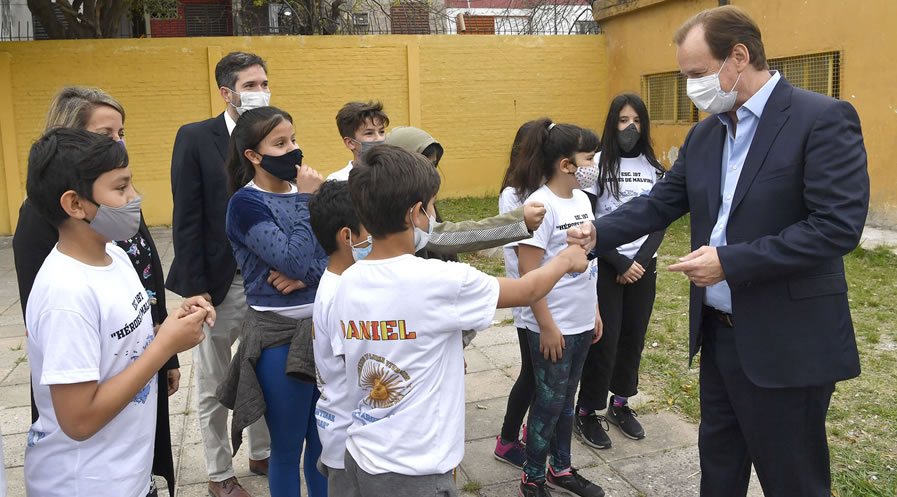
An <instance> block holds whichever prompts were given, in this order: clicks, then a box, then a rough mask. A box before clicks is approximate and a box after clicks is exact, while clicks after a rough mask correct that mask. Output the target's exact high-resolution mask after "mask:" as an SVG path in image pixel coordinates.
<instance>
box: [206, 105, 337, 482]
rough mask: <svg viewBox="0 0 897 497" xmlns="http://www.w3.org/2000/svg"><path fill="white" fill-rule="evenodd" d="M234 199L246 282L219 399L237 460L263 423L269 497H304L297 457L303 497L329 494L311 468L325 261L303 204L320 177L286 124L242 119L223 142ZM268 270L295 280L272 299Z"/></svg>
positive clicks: (232, 223)
mask: <svg viewBox="0 0 897 497" xmlns="http://www.w3.org/2000/svg"><path fill="white" fill-rule="evenodd" d="M226 169H227V174H228V184H229V189H230V193H231V194H232V197H231V199H230V202H229V203H228V207H227V223H226V232H227V237H228V239H229V240H230V243H231V245H232V246H233V250H234V256H235V258H236V259H237V263H238V264H239V266H240V270H241V272H242V274H243V287H244V293H245V294H246V302H247V303H248V304H249V309H247V313H246V318H245V320H244V322H243V330H242V332H241V335H240V345H239V348H238V350H237V353H236V354H235V355H234V357H233V359H232V361H231V364H230V368H229V370H228V373H227V377H226V378H225V380H224V382H222V384H221V385H220V386H219V387H218V392H217V395H218V399H219V400H220V401H221V403H222V404H223V405H225V406H226V407H228V408H230V409H233V410H234V416H233V422H232V425H231V436H232V438H233V445H234V452H236V451H237V449H239V446H240V442H241V439H242V431H243V429H244V428H246V427H248V426H249V425H250V424H252V423H254V422H255V421H257V420H258V419H259V418H260V417H261V416H262V415H264V416H265V421H266V423H267V425H268V430H269V431H270V432H271V459H270V462H269V469H268V471H269V472H268V487H269V489H270V491H271V495H272V497H295V496H298V495H301V493H302V492H301V481H300V458H301V457H302V455H303V454H302V446H303V440H304V442H305V454H304V457H305V461H304V467H305V468H304V473H305V484H306V487H307V490H308V495H310V496H311V497H323V496H325V495H327V479H326V478H324V476H323V475H322V474H321V473H320V472H318V470H317V469H316V467H315V464H316V463H317V461H318V457H319V456H320V455H321V442H320V439H319V438H318V430H317V424H316V422H315V417H314V409H315V403H316V402H317V399H318V397H319V396H320V393H319V392H318V389H317V388H316V386H315V365H314V353H313V349H312V333H313V329H312V312H313V308H314V300H315V293H316V291H317V286H318V281H319V280H320V278H321V275H322V274H323V273H324V269H325V268H326V266H327V263H328V258H327V256H326V255H325V253H324V249H323V248H322V247H321V245H320V244H319V243H318V240H317V238H315V236H314V234H313V233H312V230H311V225H310V223H309V211H308V200H309V198H311V194H312V193H314V192H315V191H316V190H317V189H318V187H319V186H320V185H321V183H322V182H323V177H322V176H321V175H320V174H318V172H317V171H315V170H314V169H312V168H310V167H309V166H304V165H302V151H301V150H300V149H299V147H298V146H297V145H296V136H295V132H294V130H293V119H292V117H291V116H290V115H289V114H287V113H286V112H284V111H282V110H280V109H277V108H275V107H260V108H258V109H252V110H248V111H246V112H244V113H243V115H242V116H240V119H239V120H238V121H237V126H236V127H235V128H234V132H233V134H232V135H231V138H230V145H229V155H228V159H227V164H226ZM271 270H276V271H278V272H280V273H281V274H283V275H285V276H286V277H288V278H291V279H292V280H294V283H293V284H292V286H291V288H286V289H283V290H278V289H277V288H275V287H274V286H273V285H271V284H270V283H268V275H269V273H270V271H271Z"/></svg>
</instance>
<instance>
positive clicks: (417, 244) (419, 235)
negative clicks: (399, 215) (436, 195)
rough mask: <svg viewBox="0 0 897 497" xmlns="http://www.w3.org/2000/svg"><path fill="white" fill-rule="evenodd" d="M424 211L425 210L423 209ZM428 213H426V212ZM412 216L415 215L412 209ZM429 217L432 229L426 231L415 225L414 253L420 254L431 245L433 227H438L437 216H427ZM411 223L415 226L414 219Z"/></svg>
mask: <svg viewBox="0 0 897 497" xmlns="http://www.w3.org/2000/svg"><path fill="white" fill-rule="evenodd" d="M421 210H423V208H421ZM424 212H426V211H424ZM411 213H412V215H413V214H414V209H413V208H412V209H411ZM427 217H428V218H429V219H430V227H429V229H428V230H427V231H424V230H422V229H420V228H418V227H417V225H414V251H415V252H420V251H421V250H423V248H424V247H426V246H427V244H428V243H430V235H432V234H433V226H436V216H431V215H429V214H427ZM411 219H412V220H411V223H412V224H414V218H413V217H412V218H411Z"/></svg>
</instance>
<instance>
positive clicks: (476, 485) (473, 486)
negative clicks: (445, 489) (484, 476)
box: [461, 480, 483, 494]
mask: <svg viewBox="0 0 897 497" xmlns="http://www.w3.org/2000/svg"><path fill="white" fill-rule="evenodd" d="M482 488H483V485H481V484H480V482H478V481H473V480H469V481H468V482H467V483H465V484H464V486H463V487H461V491H462V492H467V493H469V494H476V493H478V492H479V491H480V489H482Z"/></svg>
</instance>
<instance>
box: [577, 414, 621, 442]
mask: <svg viewBox="0 0 897 497" xmlns="http://www.w3.org/2000/svg"><path fill="white" fill-rule="evenodd" d="M609 429H610V425H608V424H607V419H606V418H605V417H604V416H602V415H600V414H595V413H594V412H593V413H591V414H588V415H586V416H580V415H579V412H578V410H577V413H576V417H575V418H574V420H573V431H574V432H576V435H577V436H578V437H579V438H580V439H581V440H582V441H583V442H584V443H585V444H586V445H588V446H589V447H594V448H596V449H609V448H611V447H612V446H613V445H614V444H613V442H611V440H610V437H609V436H607V430H609Z"/></svg>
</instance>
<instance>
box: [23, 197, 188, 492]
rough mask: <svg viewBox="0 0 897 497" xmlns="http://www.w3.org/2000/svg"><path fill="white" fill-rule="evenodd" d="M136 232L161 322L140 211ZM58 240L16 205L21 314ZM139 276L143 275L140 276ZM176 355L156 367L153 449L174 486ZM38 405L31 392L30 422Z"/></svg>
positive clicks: (160, 299) (159, 283) (156, 463)
mask: <svg viewBox="0 0 897 497" xmlns="http://www.w3.org/2000/svg"><path fill="white" fill-rule="evenodd" d="M138 231H139V233H140V234H141V235H142V236H143V238H144V240H146V242H147V243H148V244H149V245H150V251H151V252H152V263H151V264H152V271H153V279H154V280H155V282H154V283H155V286H156V288H157V289H159V290H160V291H158V292H156V305H154V306H152V308H151V313H152V316H153V324H160V323H162V321H165V318H166V317H168V311H167V310H166V308H165V291H164V290H162V289H163V288H164V287H163V280H164V277H163V276H162V274H163V271H162V261H161V260H160V259H159V251H158V250H156V244H155V242H153V237H152V236H151V235H150V232H149V228H148V227H147V226H146V222H145V221H144V220H143V214H142V213H141V215H140V228H139V230H138ZM57 241H59V232H58V231H57V230H56V227H55V226H53V225H52V224H50V222H49V221H47V220H46V219H45V218H44V217H43V216H41V215H40V214H39V213H38V212H37V210H36V209H35V208H34V206H33V205H31V203H30V202H28V199H25V202H23V203H22V207H21V208H20V209H19V222H18V223H17V224H16V233H15V235H14V236H13V238H12V250H13V258H14V259H15V265H16V278H17V279H18V281H19V301H20V303H21V304H22V316H24V315H25V307H26V306H27V305H28V296H29V295H31V287H32V286H34V278H36V277H37V272H38V271H39V270H40V267H41V265H42V264H43V263H44V259H46V258H47V256H48V255H50V252H51V251H52V250H53V247H54V246H56V242H57ZM141 280H142V278H141ZM179 367H180V364H179V363H178V356H176V355H175V356H173V357H172V358H171V359H169V360H168V362H167V363H165V365H164V366H162V369H160V370H159V375H158V381H159V399H158V403H157V407H156V445H155V452H154V453H153V474H154V475H159V476H161V477H163V478H165V480H166V481H167V482H168V488H172V489H173V488H175V486H174V459H173V458H172V455H171V427H170V426H169V423H168V370H169V369H178V368H179ZM37 417H38V413H37V407H36V406H35V405H34V395H33V394H32V396H31V422H32V423H33V422H35V421H37Z"/></svg>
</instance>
